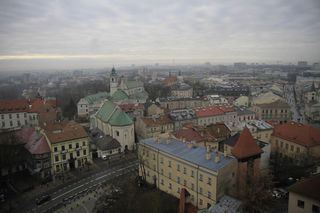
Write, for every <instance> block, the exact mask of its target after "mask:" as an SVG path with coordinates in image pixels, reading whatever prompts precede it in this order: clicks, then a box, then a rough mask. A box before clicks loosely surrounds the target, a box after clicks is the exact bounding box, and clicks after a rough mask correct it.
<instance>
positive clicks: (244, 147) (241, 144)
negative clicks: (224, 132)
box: [231, 127, 263, 159]
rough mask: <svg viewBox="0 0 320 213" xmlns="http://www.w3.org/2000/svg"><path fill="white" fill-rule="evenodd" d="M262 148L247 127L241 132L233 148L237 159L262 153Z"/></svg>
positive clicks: (232, 151)
mask: <svg viewBox="0 0 320 213" xmlns="http://www.w3.org/2000/svg"><path fill="white" fill-rule="evenodd" d="M262 152H263V151H262V149H261V148H260V147H259V146H258V145H257V144H256V143H255V141H254V139H253V137H252V135H251V133H250V130H249V129H248V128H247V127H245V128H244V129H243V131H242V132H241V134H240V137H239V139H238V141H237V142H236V144H235V146H234V147H233V149H232V150H231V153H232V154H233V155H234V156H235V157H236V158H237V159H243V158H248V157H252V156H255V155H259V154H261V153H262Z"/></svg>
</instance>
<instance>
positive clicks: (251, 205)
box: [242, 173, 273, 213]
mask: <svg viewBox="0 0 320 213" xmlns="http://www.w3.org/2000/svg"><path fill="white" fill-rule="evenodd" d="M272 179H273V177H272V175H271V174H270V173H261V174H260V176H259V177H257V178H255V179H254V181H250V182H248V183H247V187H245V188H244V189H242V190H243V196H242V202H243V209H244V212H248V213H260V212H271V210H272V204H273V199H272V195H271V189H272V188H273V182H272Z"/></svg>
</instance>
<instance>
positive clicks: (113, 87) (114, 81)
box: [110, 67, 118, 95]
mask: <svg viewBox="0 0 320 213" xmlns="http://www.w3.org/2000/svg"><path fill="white" fill-rule="evenodd" d="M117 90H118V74H117V72H116V69H115V68H114V67H112V70H111V74H110V95H113V93H115V92H116V91H117Z"/></svg>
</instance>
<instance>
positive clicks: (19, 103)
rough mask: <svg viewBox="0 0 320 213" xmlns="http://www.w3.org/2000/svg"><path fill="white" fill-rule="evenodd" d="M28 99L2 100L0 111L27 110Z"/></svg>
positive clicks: (14, 111)
mask: <svg viewBox="0 0 320 213" xmlns="http://www.w3.org/2000/svg"><path fill="white" fill-rule="evenodd" d="M28 110H29V102H28V100H23V99H22V100H2V101H0V113H16V112H28Z"/></svg>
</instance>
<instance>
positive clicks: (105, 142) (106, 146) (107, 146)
mask: <svg viewBox="0 0 320 213" xmlns="http://www.w3.org/2000/svg"><path fill="white" fill-rule="evenodd" d="M96 145H97V148H98V149H100V150H103V151H105V150H111V149H117V148H120V147H121V145H120V143H119V141H118V140H117V139H114V138H113V137H111V136H110V135H107V136H104V137H101V138H99V139H98V140H97V142H96Z"/></svg>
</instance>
